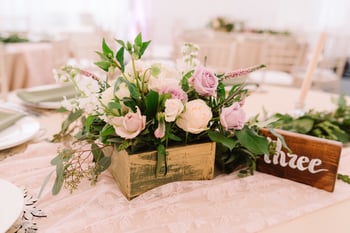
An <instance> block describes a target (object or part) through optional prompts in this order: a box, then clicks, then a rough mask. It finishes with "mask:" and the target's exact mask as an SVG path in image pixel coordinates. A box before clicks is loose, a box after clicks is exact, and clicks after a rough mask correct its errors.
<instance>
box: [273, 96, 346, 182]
mask: <svg viewBox="0 0 350 233" xmlns="http://www.w3.org/2000/svg"><path fill="white" fill-rule="evenodd" d="M333 102H335V104H336V105H337V107H336V109H335V110H334V111H315V110H309V111H308V112H306V113H304V114H303V115H301V116H292V115H290V114H281V113H276V114H274V115H273V116H271V119H274V118H276V119H278V120H276V121H274V122H272V123H271V126H272V127H273V128H277V129H283V130H288V131H292V132H296V133H301V134H306V135H310V136H314V137H319V138H325V139H330V140H335V141H339V142H342V143H343V144H346V143H349V142H350V105H348V104H347V101H346V98H345V96H344V95H340V96H339V98H338V99H334V100H333ZM337 178H338V179H340V180H342V181H344V182H346V183H349V184H350V179H349V176H347V175H342V174H338V177H337Z"/></svg>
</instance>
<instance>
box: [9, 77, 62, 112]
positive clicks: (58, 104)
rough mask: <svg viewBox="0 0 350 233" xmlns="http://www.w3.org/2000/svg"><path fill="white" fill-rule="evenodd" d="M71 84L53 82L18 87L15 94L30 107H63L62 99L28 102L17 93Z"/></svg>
mask: <svg viewBox="0 0 350 233" xmlns="http://www.w3.org/2000/svg"><path fill="white" fill-rule="evenodd" d="M66 85H69V84H59V83H53V84H47V85H40V86H35V87H28V88H22V89H18V90H16V92H15V96H16V97H17V98H18V99H19V100H20V101H21V103H22V104H23V105H25V106H28V107H35V108H42V109H58V108H60V107H61V102H62V101H63V100H61V101H43V102H39V103H30V102H26V101H24V100H23V99H21V98H19V97H18V95H17V93H18V92H20V91H36V90H37V91H39V90H50V89H54V88H56V87H61V86H66Z"/></svg>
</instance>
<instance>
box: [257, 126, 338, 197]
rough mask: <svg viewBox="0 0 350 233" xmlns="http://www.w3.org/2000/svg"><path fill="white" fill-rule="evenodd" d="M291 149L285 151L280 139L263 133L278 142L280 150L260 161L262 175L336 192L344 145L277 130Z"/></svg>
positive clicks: (268, 132)
mask: <svg viewBox="0 0 350 233" xmlns="http://www.w3.org/2000/svg"><path fill="white" fill-rule="evenodd" d="M275 131H276V132H277V133H279V134H281V135H282V136H283V137H284V140H285V141H286V144H287V145H288V147H289V148H290V149H291V151H288V150H287V149H285V148H283V146H282V143H281V141H280V139H278V138H276V137H275V136H273V135H272V134H271V132H270V131H269V130H267V129H262V130H261V133H262V134H263V135H265V136H267V137H269V138H271V139H272V140H273V141H275V142H276V151H275V153H274V154H272V155H264V156H262V157H261V158H259V159H258V161H257V170H258V171H260V172H264V173H268V174H271V175H275V176H278V177H281V178H286V179H289V180H293V181H296V182H300V183H304V184H307V185H311V186H313V187H316V188H320V189H324V190H326V191H328V192H333V190H334V185H335V181H336V177H337V171H338V165H339V159H340V153H341V149H342V144H341V143H340V142H337V141H332V140H327V139H322V138H317V137H312V136H308V135H303V134H298V133H293V132H288V131H284V130H277V129H276V130H275Z"/></svg>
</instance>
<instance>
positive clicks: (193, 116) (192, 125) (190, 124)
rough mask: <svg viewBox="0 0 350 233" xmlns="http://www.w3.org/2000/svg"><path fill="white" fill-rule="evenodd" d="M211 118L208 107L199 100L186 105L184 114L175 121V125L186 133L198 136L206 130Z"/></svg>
mask: <svg viewBox="0 0 350 233" xmlns="http://www.w3.org/2000/svg"><path fill="white" fill-rule="evenodd" d="M212 117H213V114H212V112H211V109H210V108H209V106H208V105H207V104H206V103H205V102H204V101H203V100H201V99H196V100H192V101H189V102H187V103H186V106H185V112H183V113H182V114H181V115H180V116H179V117H178V119H177V120H176V125H177V126H178V127H180V128H181V129H183V130H184V131H186V132H190V133H193V134H198V133H200V132H202V131H204V130H207V129H208V123H209V121H210V119H211V118H212Z"/></svg>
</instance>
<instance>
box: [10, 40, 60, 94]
mask: <svg viewBox="0 0 350 233" xmlns="http://www.w3.org/2000/svg"><path fill="white" fill-rule="evenodd" d="M5 64H6V67H5V68H6V74H7V76H8V77H9V80H10V83H9V86H10V90H15V89H18V88H27V87H34V86H39V85H44V84H52V83H55V79H54V77H53V73H52V69H53V54H52V45H51V43H15V44H7V45H6V46H5Z"/></svg>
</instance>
